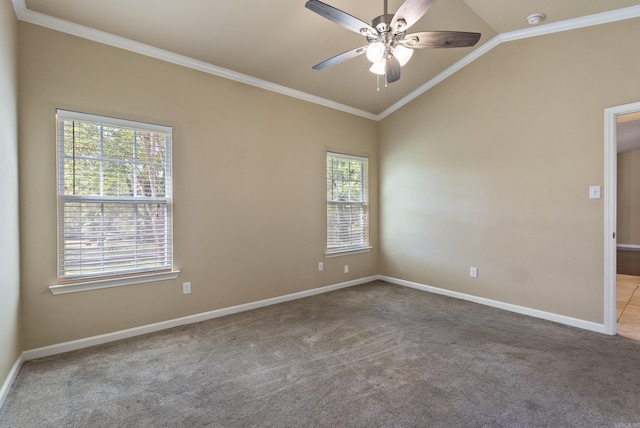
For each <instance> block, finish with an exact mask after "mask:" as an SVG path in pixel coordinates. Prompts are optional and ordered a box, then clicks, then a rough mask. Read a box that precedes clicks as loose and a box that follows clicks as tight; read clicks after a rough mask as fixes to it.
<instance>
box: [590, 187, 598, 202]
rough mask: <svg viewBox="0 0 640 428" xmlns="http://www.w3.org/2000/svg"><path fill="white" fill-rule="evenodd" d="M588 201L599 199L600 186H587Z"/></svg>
mask: <svg viewBox="0 0 640 428" xmlns="http://www.w3.org/2000/svg"><path fill="white" fill-rule="evenodd" d="M589 199H600V186H589Z"/></svg>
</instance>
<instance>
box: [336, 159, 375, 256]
mask: <svg viewBox="0 0 640 428" xmlns="http://www.w3.org/2000/svg"><path fill="white" fill-rule="evenodd" d="M368 181H369V174H368V159H367V158H363V157H358V156H351V155H344V154H339V153H327V254H335V253H340V252H348V251H358V250H364V249H369V248H370V247H369V205H368V204H369V198H368V189H367V188H368Z"/></svg>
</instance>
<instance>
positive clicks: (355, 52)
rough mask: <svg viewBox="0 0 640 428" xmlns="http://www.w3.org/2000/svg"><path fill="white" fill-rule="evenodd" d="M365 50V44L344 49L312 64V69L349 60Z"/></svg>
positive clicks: (319, 68)
mask: <svg viewBox="0 0 640 428" xmlns="http://www.w3.org/2000/svg"><path fill="white" fill-rule="evenodd" d="M366 50H367V47H366V46H361V47H359V48H355V49H351V50H350V51H346V52H343V53H341V54H340V55H336V56H334V57H333V58H329V59H328V60H326V61H322V62H321V63H320V64H316V65H314V66H313V69H314V70H322V69H323V68H327V67H331V66H332V65H336V64H340V63H341V62H344V61H347V60H350V59H352V58H355V57H357V56H359V55H362V54H363V53H365V52H366Z"/></svg>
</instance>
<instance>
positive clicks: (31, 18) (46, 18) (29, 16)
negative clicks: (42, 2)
mask: <svg viewBox="0 0 640 428" xmlns="http://www.w3.org/2000/svg"><path fill="white" fill-rule="evenodd" d="M12 1H13V6H14V9H15V11H16V16H17V17H18V19H19V20H21V21H24V22H28V23H30V24H35V25H39V26H41V27H45V28H49V29H51V30H56V31H60V32H62V33H66V34H70V35H73V36H77V37H81V38H83V39H87V40H91V41H94V42H98V43H102V44H105V45H108V46H113V47H116V48H120V49H124V50H127V51H130V52H134V53H137V54H140V55H145V56H148V57H151V58H155V59H159V60H161V61H165V62H169V63H172V64H176V65H180V66H183V67H187V68H191V69H193V70H197V71H201V72H203V73H208V74H212V75H214V76H218V77H222V78H224V79H228V80H233V81H236V82H240V83H244V84H247V85H251V86H255V87H257V88H260V89H265V90H267V91H271V92H275V93H278V94H282V95H286V96H288V97H292V98H297V99H300V100H302V101H307V102H310V103H314V104H318V105H321V106H324V107H328V108H331V109H334V110H340V111H343V112H345V113H350V114H353V115H356V116H361V117H364V118H366V119H370V120H376V118H377V115H376V114H374V113H370V112H368V111H364V110H360V109H357V108H354V107H351V106H348V105H345V104H341V103H338V102H335V101H331V100H328V99H326V98H322V97H318V96H316V95H311V94H308V93H306V92H302V91H298V90H296V89H292V88H289V87H286V86H282V85H278V84H275V83H272V82H268V81H266V80H262V79H258V78H255V77H253V76H249V75H247V74H242V73H238V72H235V71H233V70H229V69H227V68H223V67H218V66H216V65H213V64H210V63H207V62H204V61H200V60H197V59H193V58H190V57H187V56H184V55H180V54H177V53H174V52H170V51H167V50H164V49H160V48H156V47H154V46H150V45H147V44H144V43H140V42H136V41H134V40H131V39H127V38H125V37H120V36H116V35H114V34H111V33H107V32H105V31H100V30H96V29H94V28H90V27H86V26H84V25H80V24H76V23H74V22H70V21H66V20H64V19H60V18H55V17H53V16H50V15H46V14H43V13H40V12H35V11H33V10H29V9H27V7H26V4H25V0H12Z"/></svg>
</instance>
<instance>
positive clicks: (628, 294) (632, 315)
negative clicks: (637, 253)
mask: <svg viewBox="0 0 640 428" xmlns="http://www.w3.org/2000/svg"><path fill="white" fill-rule="evenodd" d="M616 309H617V317H618V334H619V335H620V336H624V337H628V338H630V339H634V340H640V276H634V275H616Z"/></svg>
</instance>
